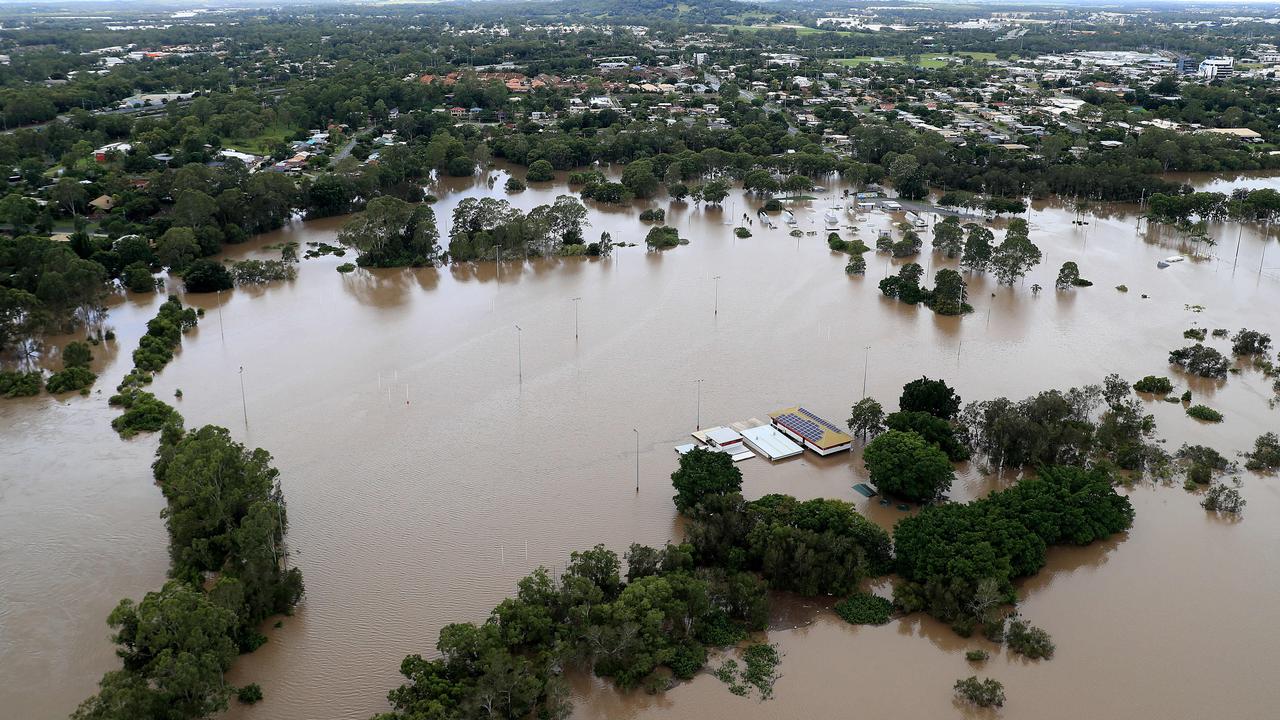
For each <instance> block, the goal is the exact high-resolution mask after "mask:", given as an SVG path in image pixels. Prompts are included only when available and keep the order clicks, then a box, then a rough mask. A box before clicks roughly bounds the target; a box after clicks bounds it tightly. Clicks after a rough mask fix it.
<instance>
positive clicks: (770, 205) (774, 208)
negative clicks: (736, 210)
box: [760, 198, 782, 213]
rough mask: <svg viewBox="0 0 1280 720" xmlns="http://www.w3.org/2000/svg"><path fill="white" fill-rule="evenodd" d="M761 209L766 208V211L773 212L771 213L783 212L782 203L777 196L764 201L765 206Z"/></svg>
mask: <svg viewBox="0 0 1280 720" xmlns="http://www.w3.org/2000/svg"><path fill="white" fill-rule="evenodd" d="M760 209H761V210H764V211H765V212H771V213H774V212H781V211H782V203H781V202H780V201H779V200H778V199H776V198H769V199H768V200H766V201H765V202H764V206H763V207H762V208H760Z"/></svg>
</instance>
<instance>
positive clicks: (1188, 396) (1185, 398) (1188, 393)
mask: <svg viewBox="0 0 1280 720" xmlns="http://www.w3.org/2000/svg"><path fill="white" fill-rule="evenodd" d="M1181 400H1182V402H1184V403H1189V402H1191V391H1190V390H1187V391H1186V392H1184V393H1182V398H1181Z"/></svg>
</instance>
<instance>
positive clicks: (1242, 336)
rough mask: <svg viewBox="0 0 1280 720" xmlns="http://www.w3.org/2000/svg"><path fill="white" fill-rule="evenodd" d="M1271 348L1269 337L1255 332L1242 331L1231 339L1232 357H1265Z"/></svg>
mask: <svg viewBox="0 0 1280 720" xmlns="http://www.w3.org/2000/svg"><path fill="white" fill-rule="evenodd" d="M1270 348H1271V336H1270V335H1267V334H1266V333H1260V332H1258V331H1257V330H1244V329H1241V330H1240V332H1238V333H1236V334H1235V335H1234V336H1233V337H1232V338H1231V354H1232V355H1265V354H1266V352H1267V350H1269V349H1270Z"/></svg>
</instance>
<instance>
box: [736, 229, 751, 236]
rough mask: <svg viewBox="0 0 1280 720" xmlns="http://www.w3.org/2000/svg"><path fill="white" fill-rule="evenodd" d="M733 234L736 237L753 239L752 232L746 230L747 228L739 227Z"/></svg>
mask: <svg viewBox="0 0 1280 720" xmlns="http://www.w3.org/2000/svg"><path fill="white" fill-rule="evenodd" d="M733 234H734V235H737V236H738V237H739V238H749V237H751V231H750V230H748V229H746V228H744V227H737V228H734V229H733Z"/></svg>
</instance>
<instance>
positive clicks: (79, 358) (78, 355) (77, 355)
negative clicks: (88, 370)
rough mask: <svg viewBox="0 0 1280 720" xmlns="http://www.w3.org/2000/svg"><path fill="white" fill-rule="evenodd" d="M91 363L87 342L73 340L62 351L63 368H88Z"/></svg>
mask: <svg viewBox="0 0 1280 720" xmlns="http://www.w3.org/2000/svg"><path fill="white" fill-rule="evenodd" d="M91 362H93V351H92V350H90V349H89V343H87V342H82V341H80V340H73V341H71V342H69V343H67V346H66V347H64V348H63V349H62V366H63V367H89V363H91Z"/></svg>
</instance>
